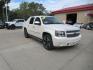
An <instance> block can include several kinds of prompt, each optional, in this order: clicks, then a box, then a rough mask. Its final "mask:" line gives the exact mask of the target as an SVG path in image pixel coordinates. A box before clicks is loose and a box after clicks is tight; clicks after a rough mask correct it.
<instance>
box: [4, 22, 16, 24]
mask: <svg viewBox="0 0 93 70" xmlns="http://www.w3.org/2000/svg"><path fill="white" fill-rule="evenodd" d="M5 23H8V24H14V23H15V22H5Z"/></svg>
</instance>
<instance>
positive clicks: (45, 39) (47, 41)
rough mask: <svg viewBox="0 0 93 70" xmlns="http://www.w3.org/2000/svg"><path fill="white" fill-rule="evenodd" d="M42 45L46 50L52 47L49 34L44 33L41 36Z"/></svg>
mask: <svg viewBox="0 0 93 70" xmlns="http://www.w3.org/2000/svg"><path fill="white" fill-rule="evenodd" d="M43 45H44V48H45V49H47V50H52V49H54V47H53V42H52V37H51V35H49V34H46V35H44V36H43Z"/></svg>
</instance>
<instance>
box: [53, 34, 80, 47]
mask: <svg viewBox="0 0 93 70" xmlns="http://www.w3.org/2000/svg"><path fill="white" fill-rule="evenodd" d="M52 39H53V45H54V46H55V47H62V46H73V45H76V44H78V43H79V41H80V39H81V35H79V36H77V37H72V38H67V37H61V38H60V37H53V38H52Z"/></svg>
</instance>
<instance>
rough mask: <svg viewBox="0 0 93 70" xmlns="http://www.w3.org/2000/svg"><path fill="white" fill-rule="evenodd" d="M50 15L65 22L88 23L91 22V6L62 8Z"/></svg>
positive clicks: (92, 16) (92, 7)
mask: <svg viewBox="0 0 93 70" xmlns="http://www.w3.org/2000/svg"><path fill="white" fill-rule="evenodd" d="M52 14H53V15H54V16H56V17H58V18H59V19H61V20H63V21H65V22H67V21H71V22H73V23H89V22H93V4H88V5H81V6H75V7H69V8H64V9H61V10H57V11H54V12H52ZM73 23H72V24H73Z"/></svg>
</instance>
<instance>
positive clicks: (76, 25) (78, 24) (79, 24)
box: [73, 23, 82, 28]
mask: <svg viewBox="0 0 93 70" xmlns="http://www.w3.org/2000/svg"><path fill="white" fill-rule="evenodd" d="M73 26H75V27H79V28H81V27H82V24H81V23H75V24H74V25H73Z"/></svg>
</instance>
